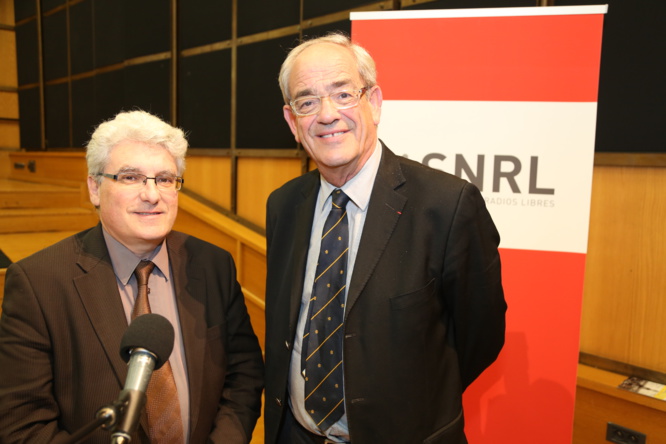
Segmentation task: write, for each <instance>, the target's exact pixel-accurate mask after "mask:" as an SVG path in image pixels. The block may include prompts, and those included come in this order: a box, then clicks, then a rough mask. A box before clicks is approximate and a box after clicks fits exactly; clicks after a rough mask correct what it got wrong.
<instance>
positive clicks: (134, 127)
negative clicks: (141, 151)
mask: <svg viewBox="0 0 666 444" xmlns="http://www.w3.org/2000/svg"><path fill="white" fill-rule="evenodd" d="M125 141H133V142H139V143H146V144H150V145H159V146H161V147H162V148H164V149H165V150H167V151H168V152H169V153H170V154H171V155H172V156H173V158H174V160H175V161H176V168H177V169H178V172H177V174H178V175H179V176H181V175H182V174H183V172H184V171H185V154H186V152H187V140H186V139H185V134H184V133H183V131H182V130H180V129H179V128H174V127H173V126H171V125H169V124H168V123H166V122H164V121H163V120H161V119H160V118H159V117H156V116H154V115H152V114H150V113H147V112H146V111H141V110H136V111H127V112H121V113H118V114H117V115H116V116H115V117H114V118H113V119H110V120H107V121H106V122H103V123H101V124H100V125H99V126H98V127H97V129H95V132H94V133H93V135H92V137H91V139H90V142H88V146H87V147H86V162H87V163H88V174H89V175H91V176H95V175H96V174H97V173H101V172H103V171H104V168H105V167H106V164H107V162H108V160H109V154H110V153H111V149H112V148H113V147H115V146H116V145H118V144H120V143H122V142H125Z"/></svg>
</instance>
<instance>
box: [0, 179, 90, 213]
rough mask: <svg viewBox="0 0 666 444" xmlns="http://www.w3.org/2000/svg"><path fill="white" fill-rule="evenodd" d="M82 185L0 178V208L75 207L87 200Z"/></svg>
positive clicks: (84, 203)
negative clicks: (67, 185) (74, 185)
mask: <svg viewBox="0 0 666 444" xmlns="http://www.w3.org/2000/svg"><path fill="white" fill-rule="evenodd" d="M84 191H85V190H84V189H83V187H64V186H60V185H51V184H41V183H32V182H24V181H17V180H0V208H51V207H60V208H66V207H77V206H82V205H86V203H87V202H88V196H87V192H86V194H85V195H84Z"/></svg>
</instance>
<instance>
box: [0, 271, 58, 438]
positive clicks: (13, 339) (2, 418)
mask: <svg viewBox="0 0 666 444" xmlns="http://www.w3.org/2000/svg"><path fill="white" fill-rule="evenodd" d="M51 355H52V348H51V340H50V337H49V332H48V330H47V328H46V323H45V322H44V318H43V316H42V308H41V307H40V306H39V304H38V302H37V298H36V297H35V294H34V291H33V289H32V287H31V285H30V281H29V278H28V276H26V274H25V272H24V271H23V270H22V269H21V268H20V265H17V264H13V265H11V266H10V267H9V268H8V270H7V274H6V282H5V296H4V301H3V305H2V318H1V319H0V442H2V443H5V444H10V443H23V442H26V443H27V442H50V443H51V442H53V443H55V442H59V441H63V440H64V439H65V438H66V437H67V436H68V434H67V433H65V432H63V431H61V430H59V429H58V423H57V418H58V416H59V409H58V406H57V403H56V401H55V399H54V397H53V394H52V393H53V379H54V375H53V367H52V365H51Z"/></svg>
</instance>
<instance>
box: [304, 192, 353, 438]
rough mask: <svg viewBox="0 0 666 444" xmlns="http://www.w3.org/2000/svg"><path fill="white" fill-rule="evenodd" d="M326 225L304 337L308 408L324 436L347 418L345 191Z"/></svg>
mask: <svg viewBox="0 0 666 444" xmlns="http://www.w3.org/2000/svg"><path fill="white" fill-rule="evenodd" d="M332 196H333V205H332V208H331V211H330V213H329V215H328V218H327V219H326V222H325V224H324V230H323V232H322V237H321V250H320V251H319V261H318V262H317V271H316V274H315V281H314V286H313V289H312V298H311V299H310V304H309V309H308V317H307V321H306V324H305V330H304V334H303V350H302V364H303V372H304V376H305V408H306V410H307V411H308V413H309V414H310V416H311V417H312V419H313V420H314V422H315V423H316V424H317V427H319V428H320V429H321V430H326V429H328V428H329V427H330V426H331V425H333V424H335V423H336V422H337V421H338V420H339V419H340V417H341V416H342V415H343V413H344V408H345V406H344V393H343V386H342V334H343V331H344V328H343V322H344V314H345V294H346V281H347V256H348V251H349V224H348V222H347V210H346V207H347V202H349V197H348V196H347V195H346V194H345V193H344V192H342V190H339V189H336V190H333V193H332Z"/></svg>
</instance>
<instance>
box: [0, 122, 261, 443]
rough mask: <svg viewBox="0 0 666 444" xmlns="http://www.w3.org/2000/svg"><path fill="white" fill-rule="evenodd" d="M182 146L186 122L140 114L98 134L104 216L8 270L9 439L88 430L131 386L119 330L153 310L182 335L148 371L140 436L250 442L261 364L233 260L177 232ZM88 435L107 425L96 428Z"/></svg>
mask: <svg viewBox="0 0 666 444" xmlns="http://www.w3.org/2000/svg"><path fill="white" fill-rule="evenodd" d="M186 151H187V141H186V140H185V137H184V134H183V132H182V131H181V130H180V129H177V128H174V127H172V126H171V125H169V124H167V123H165V122H163V121H162V120H160V119H159V118H157V117H155V116H153V115H151V114H149V113H146V112H144V111H131V112H123V113H120V114H118V115H117V116H116V117H115V118H113V119H111V120H109V121H107V122H104V123H102V124H101V125H99V127H98V128H97V129H96V131H95V132H94V134H93V135H92V139H91V140H90V142H89V144H88V147H87V151H86V159H87V163H88V179H87V180H88V190H89V195H90V200H91V202H92V203H93V205H94V206H95V207H96V208H97V211H98V213H99V218H100V223H99V224H98V225H97V226H95V227H94V228H91V229H88V230H85V231H83V232H81V233H78V234H76V235H74V236H72V237H69V238H67V239H64V240H63V241H61V242H59V243H57V244H55V245H52V246H50V247H47V248H46V249H44V250H42V251H39V252H37V253H35V254H33V255H32V256H30V257H27V258H25V259H23V260H20V261H18V262H16V263H14V264H12V265H11V266H10V267H9V268H8V270H7V275H6V283H5V299H4V303H3V307H2V309H3V310H2V317H1V318H0V363H1V365H0V442H2V443H4V444H9V443H37V442H40V443H46V442H48V443H62V442H68V440H69V438H70V437H71V436H72V435H73V434H75V433H77V432H79V431H80V430H82V429H83V428H84V427H85V426H87V425H88V424H89V423H90V422H91V421H92V420H93V419H94V418H95V413H96V411H97V410H98V409H99V408H101V407H103V406H105V405H109V404H111V403H112V402H113V401H114V400H115V399H117V398H118V396H119V393H120V392H121V390H122V389H123V384H124V383H125V380H126V377H127V373H128V368H127V365H126V364H125V362H124V361H123V359H121V356H120V353H119V349H120V345H121V339H122V337H123V334H124V332H125V330H127V328H128V325H129V324H130V323H131V322H132V320H133V319H135V318H136V317H137V316H142V315H144V314H146V313H157V314H160V315H162V316H163V317H165V318H166V319H168V321H170V323H171V324H172V325H173V327H174V331H175V341H174V348H173V352H172V353H171V355H170V358H169V359H168V361H167V362H166V363H165V364H164V366H162V367H161V368H160V369H159V370H156V371H155V372H153V374H152V378H151V380H150V384H149V385H148V389H147V408H146V412H145V413H144V415H143V417H142V418H141V420H140V425H139V427H138V429H137V430H136V432H135V433H133V434H132V436H131V442H132V444H134V443H150V442H152V443H154V444H166V443H179V444H183V443H189V444H199V443H200V444H204V443H220V444H222V443H224V444H228V443H237V444H244V443H248V442H249V441H250V439H251V436H252V430H253V428H254V426H255V424H256V421H257V418H258V417H259V414H260V408H261V391H262V388H263V362H262V356H261V350H260V347H259V343H258V341H257V338H256V336H255V334H254V332H253V330H252V326H251V324H250V319H249V316H248V313H247V309H246V307H245V302H244V297H243V294H242V292H241V289H240V285H239V284H238V282H237V280H236V269H235V265H234V261H233V259H232V257H231V255H230V254H229V253H228V252H226V251H224V250H222V249H221V248H219V247H216V246H214V245H212V244H209V243H207V242H204V241H202V240H199V239H197V238H195V237H192V236H189V235H186V234H183V233H179V232H175V231H172V227H173V224H174V222H175V219H176V215H177V213H178V191H179V190H180V188H181V186H182V185H183V178H182V174H183V171H184V169H185V154H186ZM146 287H147V288H146ZM159 399H162V400H164V401H165V402H162V403H160V402H159ZM85 442H86V443H99V444H102V443H108V442H110V434H109V432H108V431H105V430H102V429H98V430H96V431H94V432H93V433H92V434H91V435H90V436H89V438H88V439H87V440H86V441H85ZM125 442H126V441H125Z"/></svg>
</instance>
